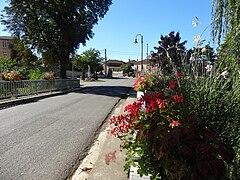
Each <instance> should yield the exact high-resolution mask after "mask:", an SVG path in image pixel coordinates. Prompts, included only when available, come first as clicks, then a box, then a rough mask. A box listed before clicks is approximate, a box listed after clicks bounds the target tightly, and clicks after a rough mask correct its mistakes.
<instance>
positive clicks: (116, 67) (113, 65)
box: [103, 59, 125, 77]
mask: <svg viewBox="0 0 240 180" xmlns="http://www.w3.org/2000/svg"><path fill="white" fill-rule="evenodd" d="M123 64H125V62H124V61H121V60H111V59H110V60H107V61H106V62H104V63H103V69H104V72H105V74H106V75H107V76H108V77H112V75H113V73H114V74H121V75H122V71H121V70H120V68H121V66H122V65H123Z"/></svg>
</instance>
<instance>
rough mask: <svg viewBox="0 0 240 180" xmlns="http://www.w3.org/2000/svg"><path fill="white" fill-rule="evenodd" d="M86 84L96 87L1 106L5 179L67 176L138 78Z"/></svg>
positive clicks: (1, 175) (0, 171)
mask: <svg viewBox="0 0 240 180" xmlns="http://www.w3.org/2000/svg"><path fill="white" fill-rule="evenodd" d="M105 81H106V82H98V83H84V85H85V86H91V87H92V88H88V89H84V90H80V91H79V92H72V93H68V94H65V95H60V96H55V97H51V98H46V99H42V100H39V101H36V102H32V103H28V104H23V105H18V106H15V107H10V108H6V109H2V110H0V179H1V180H14V179H16V180H60V179H66V178H67V177H68V176H69V175H70V174H71V173H72V172H73V170H74V168H76V167H77V165H78V164H79V163H80V161H81V159H83V158H84V157H85V155H86V150H87V148H88V147H89V146H90V145H91V143H92V141H93V139H94V137H95V133H96V132H97V131H98V130H99V127H100V126H101V124H102V123H103V121H104V120H105V118H106V117H107V115H108V114H109V112H110V111H111V110H112V108H113V107H114V105H115V104H116V103H117V102H118V101H119V99H120V98H122V97H124V96H125V95H126V93H127V92H128V91H129V90H130V88H131V87H132V85H133V79H111V80H105Z"/></svg>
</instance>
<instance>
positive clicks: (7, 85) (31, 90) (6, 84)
mask: <svg viewBox="0 0 240 180" xmlns="http://www.w3.org/2000/svg"><path fill="white" fill-rule="evenodd" d="M79 87H80V81H79V80H77V79H55V80H22V81H0V99H4V98H11V97H18V96H26V95H33V94H39V93H44V92H52V91H63V90H71V89H75V88H79Z"/></svg>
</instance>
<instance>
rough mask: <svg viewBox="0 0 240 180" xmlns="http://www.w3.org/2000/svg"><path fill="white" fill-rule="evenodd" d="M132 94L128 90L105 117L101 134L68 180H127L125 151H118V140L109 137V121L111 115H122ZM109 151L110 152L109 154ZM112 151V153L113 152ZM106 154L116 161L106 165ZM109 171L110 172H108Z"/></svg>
mask: <svg viewBox="0 0 240 180" xmlns="http://www.w3.org/2000/svg"><path fill="white" fill-rule="evenodd" d="M133 93H134V91H133V90H130V91H129V92H128V93H127V94H128V96H127V98H126V99H120V101H119V102H118V103H117V104H116V105H115V106H114V108H113V110H112V112H111V113H109V115H108V116H107V117H106V120H105V121H104V124H103V127H102V128H101V132H100V133H99V134H98V135H97V136H96V139H95V140H94V142H93V144H92V146H91V147H90V149H89V150H88V152H87V156H86V157H85V158H84V159H83V160H82V162H81V164H80V165H79V167H78V168H77V170H76V171H75V172H74V174H73V175H72V176H71V177H69V179H68V180H95V179H96V180H100V179H101V178H104V179H105V180H112V179H114V180H127V179H128V177H127V172H125V171H124V169H123V165H124V162H125V151H123V152H121V150H120V143H121V142H120V140H119V139H117V138H116V137H111V136H110V135H109V131H110V129H111V128H110V126H109V125H108V123H109V119H110V118H111V117H112V116H113V115H118V114H121V113H123V109H124V107H125V105H126V103H129V100H130V99H131V98H132V97H130V96H131V95H132V94H133ZM110 150H111V152H109V151H110ZM113 150H114V151H113ZM106 153H113V154H114V156H115V155H116V159H115V160H113V161H110V162H109V164H107V163H106V159H105V157H106ZM110 169H111V171H110Z"/></svg>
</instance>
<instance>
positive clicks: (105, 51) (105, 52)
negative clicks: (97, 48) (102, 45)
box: [104, 49, 107, 77]
mask: <svg viewBox="0 0 240 180" xmlns="http://www.w3.org/2000/svg"><path fill="white" fill-rule="evenodd" d="M104 54H105V68H104V69H105V77H107V49H104Z"/></svg>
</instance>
